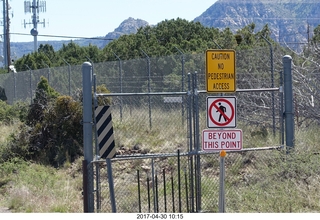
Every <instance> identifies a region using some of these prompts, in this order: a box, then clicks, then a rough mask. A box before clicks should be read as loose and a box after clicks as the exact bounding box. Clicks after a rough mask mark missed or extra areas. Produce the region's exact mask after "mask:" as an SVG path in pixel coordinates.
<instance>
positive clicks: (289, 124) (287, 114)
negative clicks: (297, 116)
mask: <svg viewBox="0 0 320 220" xmlns="http://www.w3.org/2000/svg"><path fill="white" fill-rule="evenodd" d="M282 61H283V73H284V102H285V104H284V118H285V136H286V149H287V153H288V152H289V151H290V150H292V149H293V147H294V115H293V114H294V111H293V95H292V93H293V92H292V73H291V63H292V58H291V56H289V55H285V56H284V57H283V58H282Z"/></svg>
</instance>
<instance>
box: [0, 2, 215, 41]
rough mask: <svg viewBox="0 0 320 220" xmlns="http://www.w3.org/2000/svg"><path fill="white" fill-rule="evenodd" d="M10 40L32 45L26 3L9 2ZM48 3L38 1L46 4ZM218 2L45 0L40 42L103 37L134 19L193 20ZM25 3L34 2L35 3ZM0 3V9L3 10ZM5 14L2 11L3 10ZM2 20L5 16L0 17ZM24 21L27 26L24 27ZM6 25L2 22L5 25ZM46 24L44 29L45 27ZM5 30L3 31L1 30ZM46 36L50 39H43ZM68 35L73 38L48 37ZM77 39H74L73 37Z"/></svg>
mask: <svg viewBox="0 0 320 220" xmlns="http://www.w3.org/2000/svg"><path fill="white" fill-rule="evenodd" d="M8 1H9V5H10V6H11V9H10V11H9V14H10V30H9V32H10V33H11V34H10V41H11V42H31V41H33V40H34V37H33V36H32V35H31V34H30V31H31V29H32V28H33V24H32V15H33V14H32V13H25V12H24V2H25V0H8ZM44 1H45V0H39V2H44ZM216 1H217V0H112V1H108V0H88V1H84V0H46V1H45V3H46V11H45V12H39V13H37V15H38V16H39V21H40V23H38V28H37V29H38V34H39V35H38V37H37V40H38V41H52V40H70V39H77V38H81V37H86V38H87V37H88V38H90V37H104V36H105V35H106V34H108V33H109V32H113V31H114V29H116V28H117V27H118V26H119V25H120V24H121V23H122V22H123V21H124V20H126V19H128V18H129V17H132V18H134V19H142V20H145V21H147V22H148V23H149V24H150V25H155V24H157V23H159V22H161V21H164V20H165V19H167V20H170V19H177V18H182V19H186V20H188V21H192V20H193V19H194V18H196V17H198V16H200V15H201V14H202V13H203V12H205V11H206V10H207V9H208V8H209V7H210V6H212V5H213V4H214V3H215V2H216ZM26 2H30V3H32V2H33V0H27V1H26ZM2 5H3V2H2V1H1V4H0V8H1V9H2V8H3V7H2ZM1 12H2V13H1V15H3V10H1ZM1 18H3V16H1ZM24 21H25V22H26V23H27V24H26V27H24ZM2 23H3V22H1V24H2ZM28 23H31V24H28ZM43 23H45V27H44V26H43ZM2 30H3V28H2ZM41 35H47V36H41ZM48 36H68V37H72V38H62V37H48ZM73 37H74V38H73Z"/></svg>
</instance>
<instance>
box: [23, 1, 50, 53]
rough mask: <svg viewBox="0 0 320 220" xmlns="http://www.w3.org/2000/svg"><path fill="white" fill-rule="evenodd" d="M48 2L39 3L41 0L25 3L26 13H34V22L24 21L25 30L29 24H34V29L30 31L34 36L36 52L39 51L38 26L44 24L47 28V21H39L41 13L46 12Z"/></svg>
mask: <svg viewBox="0 0 320 220" xmlns="http://www.w3.org/2000/svg"><path fill="white" fill-rule="evenodd" d="M46 8H47V7H46V2H45V1H39V0H33V1H32V2H31V1H24V13H25V14H27V13H32V16H31V18H32V22H30V21H29V22H26V20H24V28H26V26H27V24H28V25H30V24H33V28H32V29H31V31H30V34H31V35H32V36H33V39H34V51H35V52H36V51H37V48H38V41H37V36H38V24H42V25H43V27H45V26H46V21H45V19H43V21H40V20H39V15H38V14H39V13H40V12H46Z"/></svg>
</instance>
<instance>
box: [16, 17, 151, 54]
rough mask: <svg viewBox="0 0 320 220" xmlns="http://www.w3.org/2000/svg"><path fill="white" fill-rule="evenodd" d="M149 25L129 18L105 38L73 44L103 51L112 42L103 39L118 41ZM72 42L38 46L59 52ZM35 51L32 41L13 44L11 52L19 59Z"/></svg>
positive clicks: (65, 41)
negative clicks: (94, 46) (45, 46)
mask: <svg viewBox="0 0 320 220" xmlns="http://www.w3.org/2000/svg"><path fill="white" fill-rule="evenodd" d="M147 25H149V23H148V22H146V21H144V20H141V19H134V18H132V17H129V18H128V19H126V20H124V21H123V22H121V24H120V25H119V27H117V28H116V29H114V31H113V32H109V33H108V34H107V35H105V36H104V37H92V38H95V39H76V40H73V42H75V43H77V44H79V45H80V46H88V45H89V44H92V45H96V46H97V47H99V48H100V49H102V48H104V47H105V46H106V45H107V44H108V43H109V42H110V40H103V39H102V38H105V39H117V38H119V37H120V36H121V35H124V34H132V33H136V32H137V30H138V29H139V28H140V27H144V26H147ZM96 38H101V40H97V39H96ZM71 41H72V40H71V39H70V40H62V41H55V40H49V41H38V45H40V44H50V45H52V46H53V48H54V50H59V49H60V48H61V47H62V45H63V44H68V43H69V42H71ZM33 50H34V44H33V42H32V41H31V42H11V51H12V58H13V59H18V58H20V57H22V56H23V55H26V54H29V53H32V52H33Z"/></svg>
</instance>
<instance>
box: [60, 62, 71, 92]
mask: <svg viewBox="0 0 320 220" xmlns="http://www.w3.org/2000/svg"><path fill="white" fill-rule="evenodd" d="M62 60H63V61H64V62H65V63H66V64H67V65H68V84H69V86H68V87H69V96H71V76H70V74H71V67H70V64H69V63H68V62H67V61H66V60H65V59H63V58H62Z"/></svg>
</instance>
